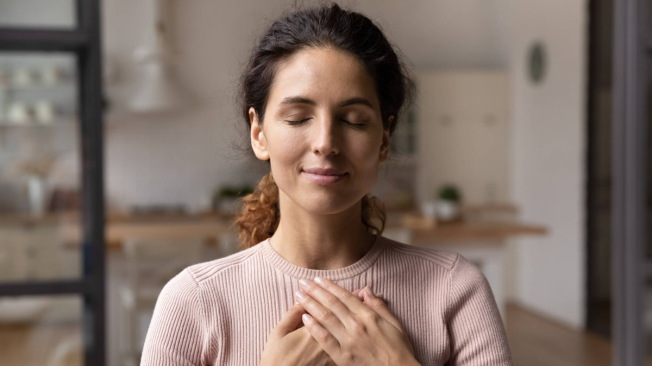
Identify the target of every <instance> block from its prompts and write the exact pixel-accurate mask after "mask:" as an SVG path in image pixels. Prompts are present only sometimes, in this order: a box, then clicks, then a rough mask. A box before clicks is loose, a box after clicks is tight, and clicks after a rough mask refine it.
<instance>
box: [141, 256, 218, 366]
mask: <svg viewBox="0 0 652 366" xmlns="http://www.w3.org/2000/svg"><path fill="white" fill-rule="evenodd" d="M203 319H204V318H203V317H202V305H201V303H200V296H199V284H198V283H197V281H196V280H195V278H194V277H193V276H192V274H191V273H190V272H189V271H188V269H185V270H183V271H182V272H181V273H179V274H178V275H177V276H175V277H174V278H173V279H171V280H170V281H169V282H168V283H167V284H166V285H165V286H164V287H163V290H162V291H161V293H160V294H159V296H158V299H157V301H156V306H155V307H154V314H153V315H152V321H151V323H150V325H149V329H148V330H147V336H146V337H145V345H144V346H143V354H142V357H141V361H140V365H141V366H150V365H152V366H153V365H156V366H172V365H174V366H199V365H204V364H205V363H204V362H203V361H204V357H203V354H204V348H205V343H206V342H205V340H204V338H205V333H204V330H205V329H204V328H205V325H204V323H203V321H204V320H203Z"/></svg>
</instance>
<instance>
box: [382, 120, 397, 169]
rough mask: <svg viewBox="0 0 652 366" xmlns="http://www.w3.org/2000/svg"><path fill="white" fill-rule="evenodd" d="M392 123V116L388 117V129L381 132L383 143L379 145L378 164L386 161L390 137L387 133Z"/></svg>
mask: <svg viewBox="0 0 652 366" xmlns="http://www.w3.org/2000/svg"><path fill="white" fill-rule="evenodd" d="M392 122H394V116H389V119H388V127H387V129H386V130H383V141H382V143H381V144H380V162H381V163H382V162H384V161H385V160H387V155H388V154H389V141H390V135H389V131H390V128H391V126H392Z"/></svg>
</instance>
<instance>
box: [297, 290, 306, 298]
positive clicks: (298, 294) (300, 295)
mask: <svg viewBox="0 0 652 366" xmlns="http://www.w3.org/2000/svg"><path fill="white" fill-rule="evenodd" d="M294 294H295V295H297V297H298V298H300V299H303V297H304V296H306V294H304V293H303V291H301V290H299V291H297V292H295V293H294Z"/></svg>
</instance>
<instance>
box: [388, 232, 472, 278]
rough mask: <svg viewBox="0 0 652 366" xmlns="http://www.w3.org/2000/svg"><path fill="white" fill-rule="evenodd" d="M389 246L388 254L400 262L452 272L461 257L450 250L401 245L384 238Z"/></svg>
mask: <svg viewBox="0 0 652 366" xmlns="http://www.w3.org/2000/svg"><path fill="white" fill-rule="evenodd" d="M382 238H383V240H384V241H385V243H386V245H387V253H388V255H390V256H394V257H395V258H397V259H399V260H404V261H422V262H426V263H429V264H432V265H435V266H438V267H441V268H442V269H444V270H446V271H448V272H450V271H452V270H453V269H454V268H455V265H456V264H457V262H458V261H459V258H460V257H461V255H460V254H459V253H456V252H452V251H448V250H440V249H436V248H431V247H421V246H416V245H410V244H405V243H401V242H399V241H396V240H393V239H390V238H387V237H382Z"/></svg>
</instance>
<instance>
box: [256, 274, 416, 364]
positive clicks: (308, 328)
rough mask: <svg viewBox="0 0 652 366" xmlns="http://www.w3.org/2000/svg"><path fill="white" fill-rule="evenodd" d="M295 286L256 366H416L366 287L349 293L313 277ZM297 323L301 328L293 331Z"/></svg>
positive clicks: (402, 339) (404, 338) (402, 335)
mask: <svg viewBox="0 0 652 366" xmlns="http://www.w3.org/2000/svg"><path fill="white" fill-rule="evenodd" d="M300 287H301V290H300V291H297V293H296V294H295V299H296V300H297V302H298V303H297V304H295V305H294V306H293V307H292V308H290V309H289V310H288V312H287V313H286V314H285V315H284V316H283V319H281V321H280V322H279V324H278V325H277V326H276V328H274V330H273V331H272V333H271V334H270V336H269V338H268V342H267V344H266V346H265V350H264V351H263V356H262V359H261V365H263V366H267V365H274V366H277V365H283V366H285V365H287V366H290V365H292V366H303V365H310V366H313V365H333V364H335V365H337V366H348V365H370V366H371V365H374V366H382V365H418V363H417V361H416V359H415V358H414V350H413V348H412V345H411V344H410V342H409V340H408V338H407V336H406V335H405V331H404V329H403V327H402V326H401V324H400V323H399V321H398V320H397V319H396V317H394V316H393V315H392V314H391V313H390V312H389V310H388V308H387V306H386V304H385V302H384V301H383V300H381V298H379V297H377V296H375V295H374V294H373V292H372V291H371V289H370V288H369V287H367V288H365V289H364V290H361V291H356V292H354V293H353V294H352V293H350V292H348V291H347V290H345V289H343V288H342V287H340V286H338V285H336V284H335V283H334V282H332V281H330V280H328V279H321V278H319V277H317V278H315V281H309V280H301V281H300ZM357 295H360V296H357ZM301 319H303V323H304V325H305V327H303V328H300V329H296V327H297V326H298V325H299V323H300V322H301ZM315 341H316V344H314V343H315ZM311 342H312V343H313V344H312V346H311Z"/></svg>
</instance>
